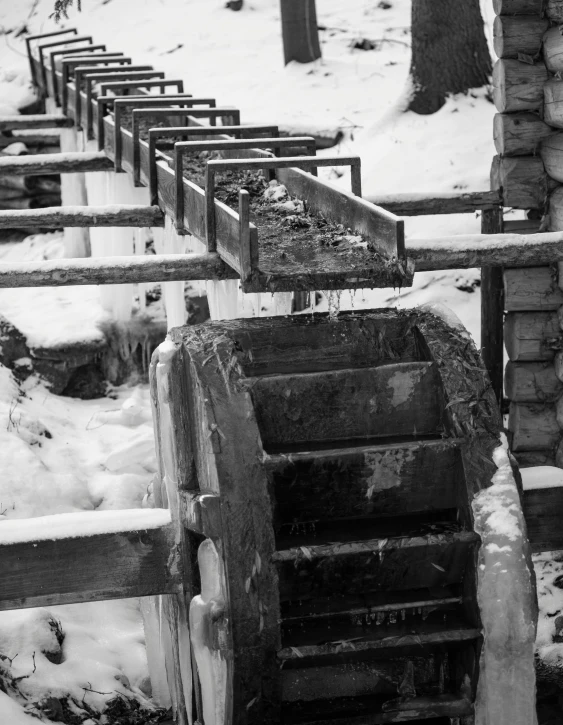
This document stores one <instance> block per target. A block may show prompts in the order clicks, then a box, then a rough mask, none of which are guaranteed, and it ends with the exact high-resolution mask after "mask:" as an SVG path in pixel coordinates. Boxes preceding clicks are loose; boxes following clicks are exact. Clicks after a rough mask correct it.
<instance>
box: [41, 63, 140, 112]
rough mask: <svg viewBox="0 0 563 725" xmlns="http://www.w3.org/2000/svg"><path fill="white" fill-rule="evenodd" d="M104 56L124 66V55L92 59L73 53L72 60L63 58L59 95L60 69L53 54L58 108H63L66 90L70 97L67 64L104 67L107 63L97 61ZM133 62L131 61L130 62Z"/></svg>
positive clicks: (55, 93)
mask: <svg viewBox="0 0 563 725" xmlns="http://www.w3.org/2000/svg"><path fill="white" fill-rule="evenodd" d="M100 55H101V56H103V57H106V58H113V59H114V61H115V62H116V63H118V64H119V65H123V58H124V55H123V53H107V52H104V53H92V54H91V56H90V57H88V56H78V57H77V56H75V55H73V54H72V53H71V54H70V59H65V58H63V59H62V61H61V68H60V75H61V88H60V94H59V88H58V83H57V73H58V72H59V69H58V68H57V65H58V64H57V62H56V61H55V56H56V51H55V52H54V53H51V82H52V84H53V93H54V98H55V103H56V105H57V106H59V107H61V106H62V103H63V96H64V94H65V93H64V92H65V89H66V91H67V94H66V95H67V97H68V88H66V84H67V83H68V75H67V76H66V77H65V63H67V62H70V63H74V66H80V65H89V66H92V65H97V64H100V65H104V64H105V61H103V60H102V61H101V62H100V61H99V60H97V59H98V58H99V57H100ZM78 59H81V60H82V61H83V62H82V63H80V62H78ZM129 62H131V60H129ZM63 113H66V111H64V110H63Z"/></svg>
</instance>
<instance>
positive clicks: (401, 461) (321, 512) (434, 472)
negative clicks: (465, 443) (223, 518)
mask: <svg viewBox="0 0 563 725" xmlns="http://www.w3.org/2000/svg"><path fill="white" fill-rule="evenodd" d="M561 388H562V389H563V384H561ZM265 465H266V468H267V470H268V472H269V477H270V479H271V482H272V490H273V491H274V496H275V501H276V505H275V514H274V525H275V526H281V525H282V524H292V525H293V524H299V523H301V522H310V521H316V520H320V519H323V520H327V519H346V518H364V517H372V516H376V515H377V516H392V515H396V514H397V512H398V511H400V512H402V513H405V514H409V513H415V512H420V511H434V510H440V509H449V508H455V507H456V505H457V495H458V494H457V475H456V470H457V469H456V466H457V465H458V457H457V446H456V444H455V442H453V441H424V442H422V441H418V442H414V443H405V444H402V445H397V444H396V445H380V446H361V447H357V448H353V449H347V448H343V449H340V450H329V451H316V452H311V453H292V454H289V455H277V456H276V455H274V456H269V457H268V458H267V459H266V462H265Z"/></svg>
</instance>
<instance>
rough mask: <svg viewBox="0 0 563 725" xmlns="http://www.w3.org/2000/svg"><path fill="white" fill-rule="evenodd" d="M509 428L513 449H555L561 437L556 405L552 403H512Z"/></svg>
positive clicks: (517, 450)
mask: <svg viewBox="0 0 563 725" xmlns="http://www.w3.org/2000/svg"><path fill="white" fill-rule="evenodd" d="M508 430H509V431H510V432H511V434H512V443H511V450H513V451H515V452H516V453H518V452H519V451H537V450H553V449H554V448H555V446H556V445H557V443H559V440H560V438H561V430H560V428H559V425H558V423H557V417H556V411H555V405H553V404H551V403H536V404H532V403H511V404H510V412H509V416H508Z"/></svg>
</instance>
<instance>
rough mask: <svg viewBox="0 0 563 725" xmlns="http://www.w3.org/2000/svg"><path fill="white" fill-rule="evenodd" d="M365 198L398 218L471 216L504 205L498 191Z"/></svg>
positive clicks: (391, 195)
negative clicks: (432, 215) (446, 215)
mask: <svg viewBox="0 0 563 725" xmlns="http://www.w3.org/2000/svg"><path fill="white" fill-rule="evenodd" d="M364 198H365V199H366V201H369V202H371V203H372V204H375V206H381V207H383V208H384V209H386V210H387V211H390V212H392V213H393V214H397V215H398V216H422V215H428V214H469V213H471V212H474V211H477V210H480V209H492V208H493V207H495V206H500V204H501V203H502V198H501V195H500V193H499V192H498V191H475V192H470V193H467V194H439V193H422V194H390V195H388V196H366V197H364Z"/></svg>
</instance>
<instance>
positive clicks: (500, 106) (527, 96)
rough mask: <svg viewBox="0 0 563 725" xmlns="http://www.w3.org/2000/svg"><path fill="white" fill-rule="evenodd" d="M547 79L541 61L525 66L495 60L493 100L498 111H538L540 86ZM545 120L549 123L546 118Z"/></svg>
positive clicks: (541, 88) (541, 90)
mask: <svg viewBox="0 0 563 725" xmlns="http://www.w3.org/2000/svg"><path fill="white" fill-rule="evenodd" d="M547 79H548V73H547V68H546V67H545V65H544V64H543V63H541V62H540V63H535V64H534V65H528V64H527V63H520V62H519V61H518V60H502V59H499V60H497V62H496V63H495V65H494V67H493V101H494V104H495V106H496V109H497V111H499V113H513V112H515V111H537V110H539V109H540V108H541V107H542V105H543V101H544V90H543V87H544V84H545V83H546V81H547ZM546 122H547V123H550V121H548V120H547V118H546ZM550 125H553V124H551V123H550Z"/></svg>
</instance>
